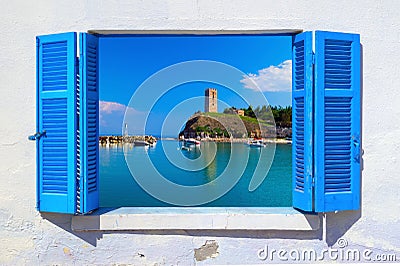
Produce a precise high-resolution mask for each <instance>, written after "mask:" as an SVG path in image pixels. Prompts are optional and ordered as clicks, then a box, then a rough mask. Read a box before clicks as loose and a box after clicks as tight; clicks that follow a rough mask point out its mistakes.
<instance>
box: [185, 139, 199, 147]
mask: <svg viewBox="0 0 400 266" xmlns="http://www.w3.org/2000/svg"><path fill="white" fill-rule="evenodd" d="M183 144H184V145H187V146H191V145H196V146H199V145H200V140H197V139H193V138H190V139H184V140H183Z"/></svg>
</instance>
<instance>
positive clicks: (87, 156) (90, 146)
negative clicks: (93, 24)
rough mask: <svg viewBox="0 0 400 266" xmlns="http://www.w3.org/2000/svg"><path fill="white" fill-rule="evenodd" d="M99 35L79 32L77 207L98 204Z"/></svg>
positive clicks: (89, 207)
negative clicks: (78, 173)
mask: <svg viewBox="0 0 400 266" xmlns="http://www.w3.org/2000/svg"><path fill="white" fill-rule="evenodd" d="M98 57H99V51H98V38H97V37H96V36H94V35H91V34H87V33H81V34H80V97H79V99H80V102H79V103H80V110H79V111H80V128H79V129H80V133H81V134H80V140H79V141H80V158H79V159H80V160H79V163H80V175H79V176H80V188H79V191H78V200H79V203H80V204H79V207H80V209H79V211H80V212H82V213H87V212H89V211H92V210H94V209H96V208H98V207H99V144H98V136H99V85H98V84H99V75H98Z"/></svg>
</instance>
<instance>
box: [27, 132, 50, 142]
mask: <svg viewBox="0 0 400 266" xmlns="http://www.w3.org/2000/svg"><path fill="white" fill-rule="evenodd" d="M42 136H46V130H43V132H36V133H35V134H33V135H30V136H29V137H28V139H29V140H38V139H40V138H41V137H42Z"/></svg>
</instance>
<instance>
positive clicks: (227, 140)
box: [160, 138, 292, 144]
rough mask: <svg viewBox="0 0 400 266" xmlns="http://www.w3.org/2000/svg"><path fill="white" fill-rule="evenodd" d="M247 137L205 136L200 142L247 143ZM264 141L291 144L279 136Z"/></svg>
mask: <svg viewBox="0 0 400 266" xmlns="http://www.w3.org/2000/svg"><path fill="white" fill-rule="evenodd" d="M160 140H179V139H178V138H160ZM248 140H249V139H248V138H205V139H200V141H202V142H223V143H230V142H233V143H247V141H248ZM263 140H264V141H265V142H266V143H275V144H291V143H292V141H291V140H287V139H280V138H274V139H272V138H271V139H263Z"/></svg>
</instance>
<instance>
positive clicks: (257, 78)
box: [240, 60, 292, 92]
mask: <svg viewBox="0 0 400 266" xmlns="http://www.w3.org/2000/svg"><path fill="white" fill-rule="evenodd" d="M240 82H241V83H243V84H244V87H245V88H247V89H252V90H257V91H258V90H259V89H261V91H263V92H280V91H284V92H288V91H291V89H292V60H286V61H284V62H282V63H280V64H279V65H277V66H272V65H271V66H269V67H267V68H263V69H260V70H258V73H257V74H253V73H249V74H248V75H245V76H244V77H243V79H242V80H240Z"/></svg>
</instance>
